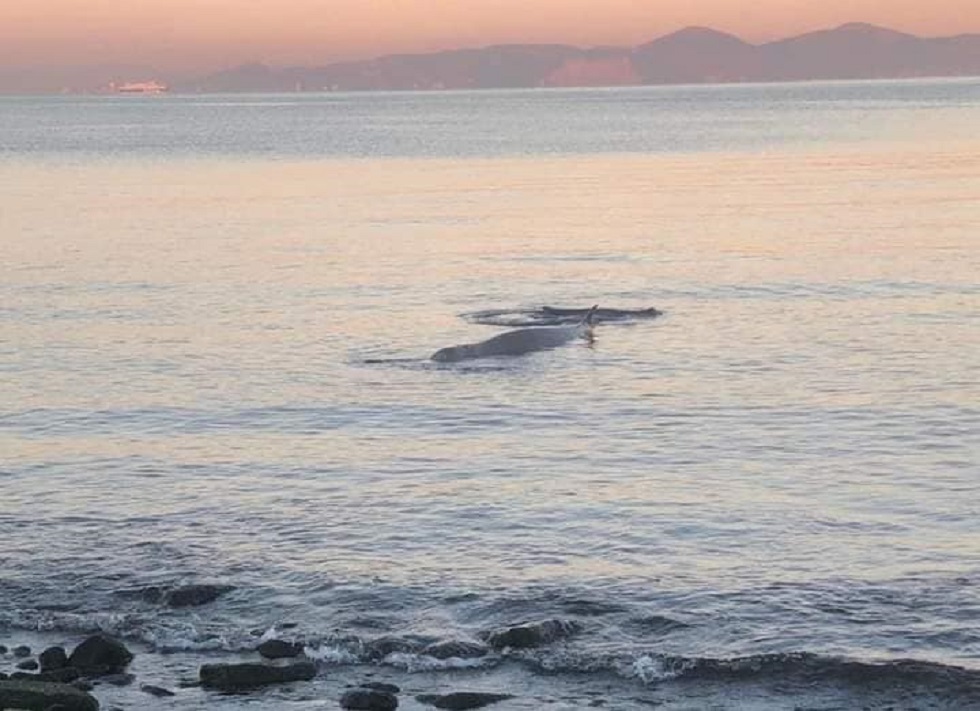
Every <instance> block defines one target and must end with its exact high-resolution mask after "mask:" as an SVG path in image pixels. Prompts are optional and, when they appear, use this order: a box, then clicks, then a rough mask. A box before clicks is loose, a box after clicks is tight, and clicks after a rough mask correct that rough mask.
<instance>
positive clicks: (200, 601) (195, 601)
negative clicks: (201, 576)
mask: <svg viewBox="0 0 980 711" xmlns="http://www.w3.org/2000/svg"><path fill="white" fill-rule="evenodd" d="M229 590H234V588H233V587H232V586H231V585H184V586H182V587H179V588H174V589H173V590H170V591H168V592H167V594H166V595H164V598H163V601H164V602H165V603H166V604H168V605H169V606H170V607H195V606H197V605H204V604H207V603H209V602H212V601H213V600H216V599H218V598H219V597H221V596H222V595H224V594H225V593H226V592H228V591H229Z"/></svg>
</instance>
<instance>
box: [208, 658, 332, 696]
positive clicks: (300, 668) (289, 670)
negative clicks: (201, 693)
mask: <svg viewBox="0 0 980 711" xmlns="http://www.w3.org/2000/svg"><path fill="white" fill-rule="evenodd" d="M315 676H316V665H315V664H313V662H296V663H294V664H288V665H286V666H271V665H267V664H255V663H250V662H247V663H244V664H205V665H204V666H202V667H201V670H200V677H201V685H202V686H206V687H208V688H211V689H220V690H221V691H244V690H247V689H254V688H256V687H259V686H267V685H269V684H283V683H287V682H290V681H309V680H310V679H312V678H313V677H315Z"/></svg>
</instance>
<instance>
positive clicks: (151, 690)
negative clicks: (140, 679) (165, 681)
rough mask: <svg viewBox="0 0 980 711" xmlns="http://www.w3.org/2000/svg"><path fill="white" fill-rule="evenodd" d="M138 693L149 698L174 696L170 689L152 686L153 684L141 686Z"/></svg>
mask: <svg viewBox="0 0 980 711" xmlns="http://www.w3.org/2000/svg"><path fill="white" fill-rule="evenodd" d="M140 691H142V692H143V693H146V694H149V695H150V696H156V697H157V698H164V697H167V696H176V694H175V693H174V692H172V691H171V690H170V689H164V688H163V687H162V686H153V684H143V685H142V686H140Z"/></svg>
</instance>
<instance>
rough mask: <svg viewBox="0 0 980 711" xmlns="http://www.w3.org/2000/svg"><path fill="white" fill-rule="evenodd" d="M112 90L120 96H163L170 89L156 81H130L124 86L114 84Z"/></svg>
mask: <svg viewBox="0 0 980 711" xmlns="http://www.w3.org/2000/svg"><path fill="white" fill-rule="evenodd" d="M112 88H113V89H115V91H116V92H118V93H120V94H163V93H166V92H167V91H170V87H169V86H167V85H166V84H161V83H160V82H158V81H131V82H126V83H125V84H114V85H113V87H112Z"/></svg>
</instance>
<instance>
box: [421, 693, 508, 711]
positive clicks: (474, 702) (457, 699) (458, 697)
mask: <svg viewBox="0 0 980 711" xmlns="http://www.w3.org/2000/svg"><path fill="white" fill-rule="evenodd" d="M415 698H416V700H417V701H419V702H420V703H423V704H429V705H430V706H435V707H436V708H437V709H450V710H451V711H466V709H478V708H482V707H484V706H489V705H490V704H495V703H497V702H498V701H505V700H507V699H512V698H514V696H513V695H512V694H490V693H486V692H483V691H454V692H453V693H451V694H420V695H419V696H416V697H415Z"/></svg>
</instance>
